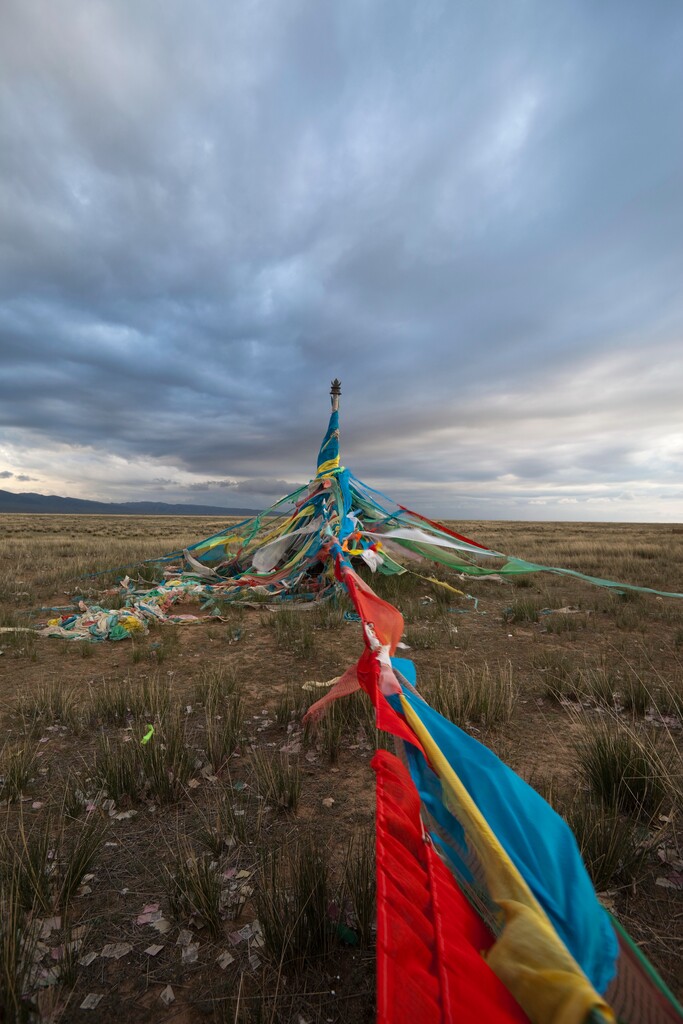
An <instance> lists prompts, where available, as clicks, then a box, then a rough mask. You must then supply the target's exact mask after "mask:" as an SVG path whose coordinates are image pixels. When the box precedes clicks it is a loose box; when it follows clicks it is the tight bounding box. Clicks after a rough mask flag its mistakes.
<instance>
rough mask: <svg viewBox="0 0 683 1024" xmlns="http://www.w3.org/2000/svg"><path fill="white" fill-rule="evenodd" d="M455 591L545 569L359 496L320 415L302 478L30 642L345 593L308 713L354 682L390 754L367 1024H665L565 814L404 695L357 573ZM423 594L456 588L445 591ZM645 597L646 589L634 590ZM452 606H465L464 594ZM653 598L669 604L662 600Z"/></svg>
mask: <svg viewBox="0 0 683 1024" xmlns="http://www.w3.org/2000/svg"><path fill="white" fill-rule="evenodd" d="M425 559H427V560H430V561H433V562H436V563H438V564H441V565H444V566H446V567H448V568H450V569H452V570H454V572H455V574H457V579H456V580H454V583H455V582H457V583H460V582H461V581H462V580H464V581H467V580H468V578H471V577H487V576H493V575H497V576H499V577H502V578H506V577H511V576H516V575H518V574H521V573H536V572H551V573H560V574H566V575H570V576H573V577H578V578H580V579H584V580H586V581H588V582H590V583H593V584H597V585H598V586H601V587H609V588H613V589H617V590H647V589H648V588H640V587H636V586H633V585H627V584H623V583H619V584H618V583H614V582H612V581H609V580H602V579H597V578H594V577H591V576H584V575H583V574H581V573H579V572H576V571H573V570H567V569H562V568H557V567H548V566H542V565H538V564H535V563H530V562H526V561H524V560H522V559H517V558H510V557H507V556H505V555H503V554H502V553H500V552H497V551H493V550H491V549H489V548H487V547H485V546H484V545H482V544H480V543H478V542H477V541H475V540H471V539H469V538H467V537H465V536H462V535H460V534H458V533H456V532H455V531H453V530H451V529H450V528H448V527H446V526H444V525H442V524H439V523H436V522H433V521H432V520H430V519H428V518H426V517H424V516H422V515H420V514H418V513H416V512H412V511H410V510H408V509H407V508H405V507H403V506H402V505H399V504H397V503H396V502H394V501H392V500H391V499H390V498H388V497H387V496H386V495H384V494H382V493H381V492H379V491H376V490H374V489H373V488H371V487H368V486H367V485H366V484H364V483H363V482H362V481H360V480H359V479H358V478H357V477H355V476H354V475H353V474H352V473H351V472H350V471H349V470H348V469H346V468H344V467H342V465H341V463H340V455H339V417H338V411H337V409H336V407H335V405H333V412H332V415H331V417H330V421H329V425H328V428H327V431H326V433H325V436H324V439H323V443H322V445H321V447H320V452H319V456H318V464H317V472H316V475H315V477H314V478H313V479H312V480H311V481H310V483H309V484H308V485H306V486H304V487H301V488H299V489H298V490H297V491H295V492H294V493H293V494H291V495H287V496H286V497H285V498H282V499H281V500H280V501H279V502H277V503H276V504H275V505H274V506H272V507H271V508H270V509H267V510H266V511H264V512H263V513H261V514H260V515H259V516H256V517H254V518H250V519H245V520H243V521H241V522H239V523H236V524H234V525H231V526H229V527H228V528H227V529H225V530H222V531H221V532H219V533H217V534H215V535H214V536H212V537H208V538H206V539H204V540H202V541H199V542H198V543H195V544H193V545H191V546H190V547H188V548H186V549H185V550H182V551H174V552H170V553H169V554H167V555H164V556H163V557H162V558H159V559H155V563H156V564H157V565H158V566H159V567H160V568H161V569H162V571H163V574H164V575H163V582H160V583H156V584H155V585H153V586H150V585H149V584H144V582H140V581H138V582H134V581H133V579H132V578H131V577H130V576H126V577H125V578H124V579H123V580H122V582H121V588H122V592H123V593H124V595H125V598H126V600H125V607H123V608H121V609H107V608H106V607H98V608H94V607H85V606H84V607H83V608H81V609H79V613H78V614H75V615H74V616H73V617H65V618H61V619H55V620H53V621H52V622H51V623H50V624H49V625H47V626H46V627H45V633H46V634H47V635H56V636H63V637H69V636H71V637H90V638H94V639H104V638H110V639H123V638H124V637H126V636H131V635H133V634H135V633H136V632H140V631H144V630H145V629H146V625H147V623H148V622H149V621H150V620H152V619H155V620H157V621H161V622H178V621H184V620H186V619H188V618H189V619H192V618H193V617H192V616H187V615H174V614H173V606H174V605H175V604H176V603H177V602H178V601H180V600H181V599H182V600H187V599H188V598H194V599H196V600H198V601H199V602H200V604H201V606H202V609H203V610H204V612H205V613H211V612H214V613H218V614H220V611H221V608H222V607H224V606H226V605H229V604H231V603H233V602H236V603H249V604H257V605H261V604H275V605H279V606H290V607H302V606H304V605H307V604H309V603H310V602H320V601H324V600H328V599H331V598H333V597H334V596H335V594H337V593H339V592H344V593H346V594H347V595H348V596H349V597H350V599H351V601H352V602H353V605H354V607H355V611H356V615H357V616H358V618H359V619H360V628H361V629H362V633H363V640H364V649H363V653H362V655H361V657H360V659H359V660H358V662H357V663H355V664H353V665H350V666H349V669H348V671H347V672H346V673H345V674H344V675H343V676H342V677H341V678H340V680H339V682H338V683H337V684H336V685H335V686H334V687H333V689H332V690H331V691H330V692H329V693H327V694H326V695H325V697H323V698H322V700H321V701H318V702H317V704H315V705H313V707H312V708H311V709H310V711H309V715H310V716H311V717H312V718H314V719H315V718H316V717H317V716H319V715H320V714H323V713H324V712H325V709H326V707H327V706H328V705H329V704H330V702H331V701H333V700H335V699H340V698H342V697H343V696H345V695H346V694H348V693H350V692H353V691H354V690H357V689H359V688H362V689H363V690H364V691H365V692H366V693H367V694H368V696H369V698H370V699H371V701H372V703H373V705H374V708H375V716H376V723H377V727H378V728H379V729H382V730H385V731H387V732H389V733H391V734H393V736H394V738H395V743H396V753H395V754H390V753H388V752H387V751H384V750H379V751H378V752H377V754H376V755H375V758H374V760H373V767H374V769H375V772H376V791H377V814H376V836H377V878H378V889H377V893H378V894H377V1000H378V1020H379V1021H380V1022H381V1024H404V1022H405V1024H427V1022H429V1024H438V1022H443V1024H447V1022H455V1021H458V1022H462V1024H468V1022H472V1024H474V1022H476V1024H479V1022H481V1021H482V1020H483V1021H491V1022H494V1024H496V1022H524V1021H531V1022H533V1024H583V1022H591V1024H601V1022H602V1024H605V1022H610V1021H617V1020H618V1021H621V1022H624V1024H643V1022H646V1024H667V1022H672V1021H676V1020H680V1019H681V1008H680V1007H679V1006H678V1004H677V1003H676V1001H675V999H674V997H673V995H672V994H671V993H670V992H669V991H668V990H667V989H666V987H665V985H664V983H663V981H662V980H661V979H660V978H659V976H658V975H657V974H656V972H655V971H654V969H653V968H652V967H651V966H650V965H649V964H648V963H647V962H646V961H645V960H644V958H643V956H642V954H641V953H640V951H639V950H637V948H636V947H635V946H634V944H633V943H632V942H631V940H630V939H629V937H628V935H627V934H626V933H625V932H624V930H623V928H621V926H620V925H619V924H618V923H617V922H616V921H615V920H614V919H613V918H612V917H611V916H610V914H609V913H608V911H607V910H606V909H604V908H603V907H602V906H601V904H600V902H599V900H598V898H597V896H596V894H595V891H594V888H593V885H592V883H591V881H590V878H589V875H588V873H587V870H586V868H585V866H584V864H583V862H582V860H581V856H580V853H579V849H578V846H577V843H576V840H575V838H574V836H573V834H572V832H571V830H570V829H569V826H568V825H567V824H566V823H565V822H564V820H563V819H562V818H561V817H560V816H559V815H558V814H557V813H556V812H555V811H554V810H553V809H552V808H551V807H550V806H549V804H547V803H546V802H545V800H543V799H542V797H541V796H539V794H538V793H536V792H535V791H534V790H533V789H532V788H531V787H530V786H529V785H527V783H525V782H524V781H523V780H522V779H521V778H520V777H519V776H518V775H516V774H515V773H514V772H513V771H512V770H511V769H510V768H509V767H508V766H507V765H505V764H504V763H503V762H502V761H500V760H499V759H498V758H497V757H496V756H495V755H494V754H493V753H492V752H491V751H490V750H488V749H487V748H486V747H485V746H483V745H482V744H481V743H479V742H478V741H477V740H475V739H474V738H473V737H471V736H469V735H468V734H467V733H465V732H464V731H462V730H461V729H459V728H458V727H457V726H455V725H454V724H453V723H452V722H450V721H449V720H447V719H446V718H444V717H442V716H441V715H439V714H438V713H437V712H436V711H434V710H433V709H432V708H431V707H430V706H429V705H428V704H427V703H426V702H425V701H424V700H423V699H422V697H421V696H420V693H419V687H418V681H417V678H416V672H415V667H414V665H413V663H412V662H411V661H409V660H407V659H404V658H397V657H396V649H397V646H398V644H399V642H400V639H401V636H402V634H403V619H402V616H401V614H400V612H399V611H398V609H396V608H395V607H393V605H391V604H389V603H388V602H386V601H384V600H383V599H382V598H380V597H379V596H378V595H377V594H376V593H375V592H374V591H373V589H372V588H371V587H370V586H369V585H368V583H367V582H365V580H364V579H363V578H362V577H361V576H360V575H359V574H358V572H357V571H356V568H355V567H356V566H358V565H360V564H365V565H366V566H368V567H369V569H370V570H371V571H372V572H379V573H384V574H396V573H399V574H400V573H404V572H417V573H418V574H422V573H423V571H424V570H423V568H422V566H423V564H424V560H425ZM426 578H427V579H430V581H432V582H434V583H436V584H440V585H444V586H447V587H450V589H452V590H456V592H458V593H461V594H463V590H462V589H461V588H460V587H456V586H455V585H454V583H448V581H444V580H434V579H433V578H432V577H426ZM651 592H654V593H662V592H658V591H651ZM463 596H465V595H463ZM668 596H674V597H681V596H683V595H681V594H675V595H674V594H672V595H668Z"/></svg>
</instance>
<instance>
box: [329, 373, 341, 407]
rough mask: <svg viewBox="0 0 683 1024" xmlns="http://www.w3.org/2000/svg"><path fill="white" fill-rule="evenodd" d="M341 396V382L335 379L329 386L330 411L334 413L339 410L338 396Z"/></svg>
mask: <svg viewBox="0 0 683 1024" xmlns="http://www.w3.org/2000/svg"><path fill="white" fill-rule="evenodd" d="M340 395H341V381H340V380H339V378H338V377H335V378H334V380H333V381H332V384H331V385H330V398H331V400H332V411H333V412H336V411H337V410H338V408H339V396H340Z"/></svg>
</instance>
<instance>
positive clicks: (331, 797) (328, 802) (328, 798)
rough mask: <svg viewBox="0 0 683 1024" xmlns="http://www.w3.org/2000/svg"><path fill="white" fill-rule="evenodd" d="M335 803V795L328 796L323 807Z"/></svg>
mask: <svg viewBox="0 0 683 1024" xmlns="http://www.w3.org/2000/svg"><path fill="white" fill-rule="evenodd" d="M333 805H334V797H333V796H326V797H325V799H324V800H323V807H332V806H333Z"/></svg>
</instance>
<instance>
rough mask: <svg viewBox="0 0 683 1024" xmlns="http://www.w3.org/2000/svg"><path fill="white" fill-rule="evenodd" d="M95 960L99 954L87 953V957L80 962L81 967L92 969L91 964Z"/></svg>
mask: <svg viewBox="0 0 683 1024" xmlns="http://www.w3.org/2000/svg"><path fill="white" fill-rule="evenodd" d="M93 960H97V953H86V954H85V956H82V957H81V958H80V960H79V961H78V962H79V964H80V965H81V967H90V964H91V963H92V962H93Z"/></svg>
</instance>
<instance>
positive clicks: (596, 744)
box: [578, 720, 675, 818]
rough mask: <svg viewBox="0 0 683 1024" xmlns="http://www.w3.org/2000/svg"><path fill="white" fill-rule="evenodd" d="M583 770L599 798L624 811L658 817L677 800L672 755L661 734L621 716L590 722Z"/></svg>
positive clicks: (580, 755) (582, 751) (580, 753)
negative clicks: (629, 725)
mask: <svg viewBox="0 0 683 1024" xmlns="http://www.w3.org/2000/svg"><path fill="white" fill-rule="evenodd" d="M578 765H579V770H580V772H581V774H582V776H583V778H584V779H585V780H586V782H587V783H588V785H589V786H590V788H591V791H592V792H593V794H594V795H595V797H596V798H597V799H598V800H599V801H600V802H601V803H602V804H604V806H605V807H607V808H610V809H613V810H614V811H617V812H620V813H627V814H633V815H636V816H644V817H648V818H653V817H654V816H655V815H656V814H657V813H658V812H659V811H660V810H661V809H662V808H663V807H664V806H665V805H666V804H669V803H673V802H674V799H675V787H674V778H673V775H672V771H671V766H670V763H669V758H668V756H667V754H666V752H664V750H663V748H662V745H661V743H660V742H659V741H658V740H657V739H656V737H655V736H653V735H651V734H650V733H646V732H636V731H635V730H633V729H630V728H627V727H626V726H624V725H621V724H620V723H619V722H618V721H616V720H609V721H606V722H605V721H600V722H594V723H590V725H589V726H588V728H587V730H586V733H585V735H584V737H583V739H582V741H581V742H580V744H579V747H578Z"/></svg>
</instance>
